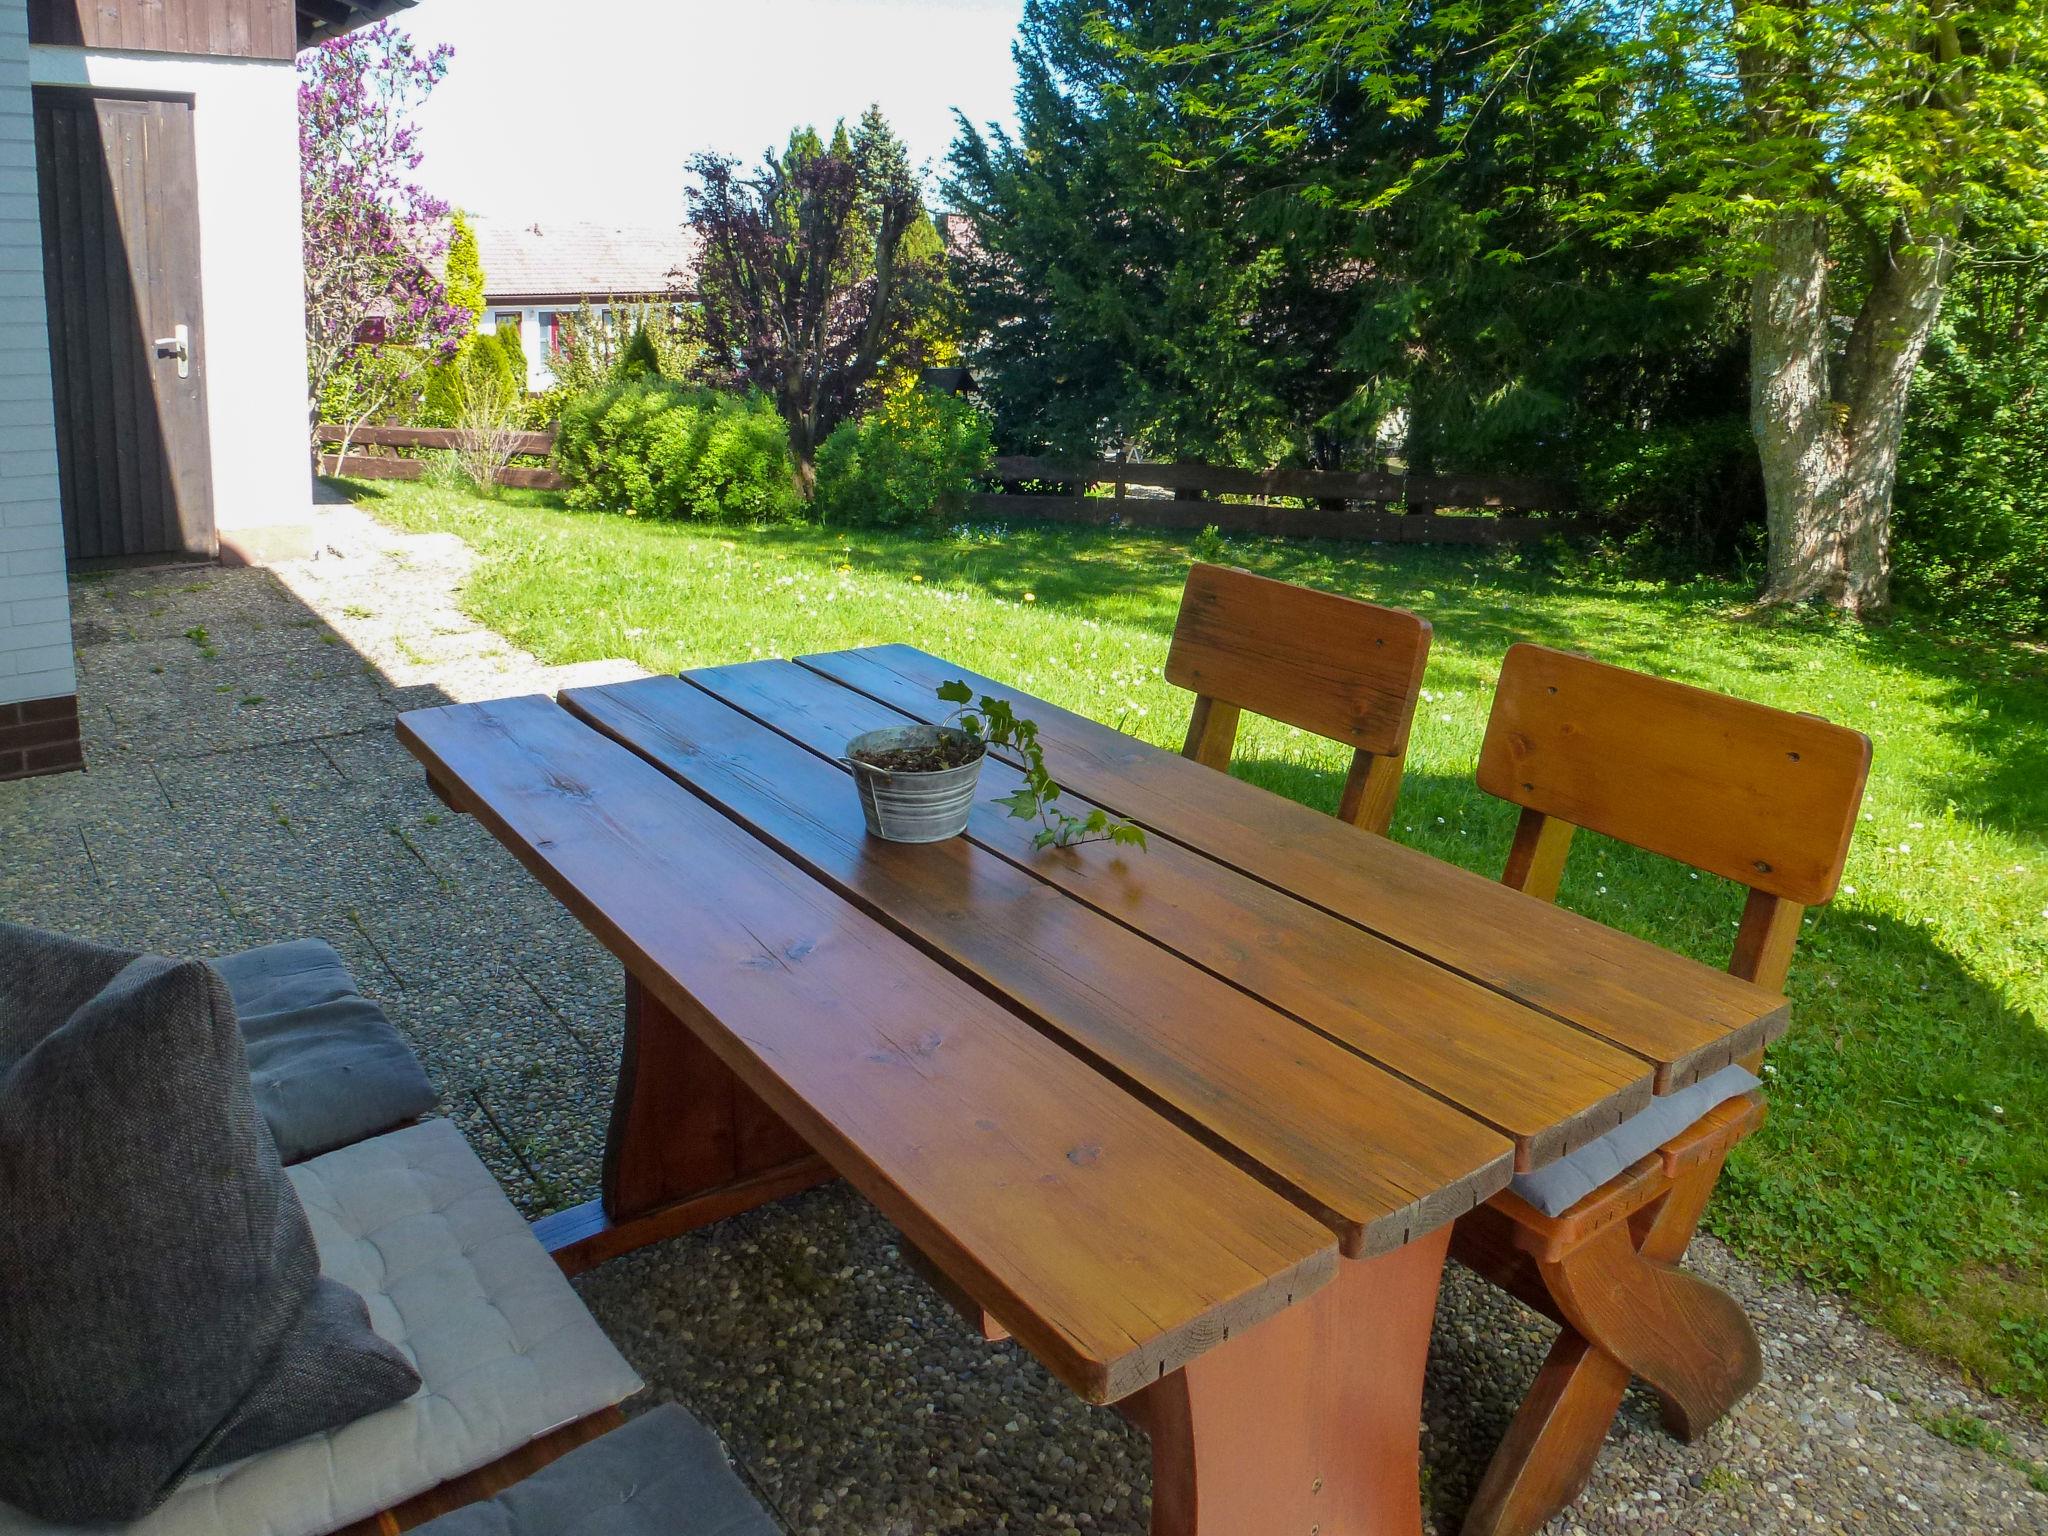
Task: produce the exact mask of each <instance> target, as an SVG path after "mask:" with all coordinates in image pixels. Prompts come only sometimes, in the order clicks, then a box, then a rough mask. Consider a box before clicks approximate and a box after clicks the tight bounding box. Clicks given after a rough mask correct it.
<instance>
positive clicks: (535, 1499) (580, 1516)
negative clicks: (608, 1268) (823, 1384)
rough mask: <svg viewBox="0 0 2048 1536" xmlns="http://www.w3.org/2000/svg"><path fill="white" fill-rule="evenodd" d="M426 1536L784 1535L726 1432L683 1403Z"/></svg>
mask: <svg viewBox="0 0 2048 1536" xmlns="http://www.w3.org/2000/svg"><path fill="white" fill-rule="evenodd" d="M418 1531H419V1536H780V1527H779V1526H777V1525H776V1524H775V1522H774V1521H772V1520H770V1519H769V1518H768V1515H767V1513H766V1512H765V1511H764V1510H763V1509H762V1508H761V1506H760V1505H759V1504H757V1503H755V1502H754V1499H753V1496H752V1495H751V1494H749V1493H748V1492H747V1490H746V1488H745V1487H744V1486H742V1484H741V1483H740V1480H739V1477H738V1475H737V1474H736V1473H734V1471H733V1469H732V1465H731V1463H729V1462H728V1461H727V1460H726V1459H725V1451H724V1449H723V1448H722V1447H721V1446H720V1445H719V1443H718V1438H717V1436H715V1435H713V1434H712V1433H711V1431H710V1430H708V1429H706V1428H705V1427H704V1426H703V1425H702V1424H699V1423H698V1422H697V1421H696V1420H695V1419H693V1418H691V1417H690V1415H689V1414H687V1413H686V1412H684V1411H683V1410H682V1409H681V1408H678V1407H676V1406H675V1405H674V1404H669V1405H668V1406H666V1407H662V1408H656V1409H655V1410H654V1411H653V1412H651V1413H645V1414H642V1415H641V1416H640V1417H639V1418H637V1419H635V1420H633V1422H632V1423H630V1424H627V1425H626V1426H624V1427H623V1428H621V1429H615V1430H613V1431H612V1432H611V1433H610V1434H608V1435H605V1436H604V1437H603V1438H601V1439H597V1440H593V1441H591V1442H590V1444H588V1445H585V1446H579V1447H578V1448H577V1449H575V1450H573V1451H571V1452H570V1453H569V1454H568V1455H566V1456H564V1457H562V1458H561V1460H559V1461H556V1462H552V1463H550V1464H549V1465H548V1466H547V1467H545V1468H543V1469H542V1470H541V1471H539V1472H537V1473H535V1474H534V1475H533V1476H532V1477H529V1478H528V1479H526V1481H525V1482H523V1483H517V1484H514V1485H513V1486H512V1487H511V1488H508V1489H506V1490H505V1492H503V1493H501V1494H499V1495H498V1496H497V1497H496V1498H495V1499H490V1500H488V1501H486V1502H484V1503H481V1504H471V1505H468V1506H467V1507H466V1508H463V1509H458V1510H456V1511H455V1512H454V1513H453V1514H447V1515H443V1516H442V1517H441V1518H440V1519H438V1520H430V1521H428V1522H427V1523H426V1524H425V1525H423V1526H420V1527H419V1528H418Z"/></svg>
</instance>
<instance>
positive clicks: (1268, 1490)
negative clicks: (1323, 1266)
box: [1123, 1226, 1451, 1536]
mask: <svg viewBox="0 0 2048 1536" xmlns="http://www.w3.org/2000/svg"><path fill="white" fill-rule="evenodd" d="M1450 1237H1451V1232H1450V1228H1449V1227H1448V1226H1445V1227H1443V1228H1441V1229H1440V1230H1438V1231H1436V1232H1432V1233H1430V1234H1429V1235H1428V1236H1426V1237H1421V1238H1417V1239H1416V1240H1415V1241H1414V1242H1412V1243H1409V1244H1408V1245H1407V1246H1405V1247H1403V1248H1398V1249H1396V1250H1395V1251H1394V1252H1392V1253H1388V1254H1382V1255H1381V1256H1380V1257H1378V1258H1373V1259H1361V1260H1355V1261H1353V1260H1346V1261H1345V1262H1344V1263H1343V1264H1341V1265H1340V1266H1339V1267H1338V1271H1337V1278H1336V1279H1335V1280H1333V1281H1331V1282H1330V1284H1328V1285H1326V1286H1324V1287H1323V1288H1322V1289H1321V1290H1319V1291H1317V1292H1316V1293H1315V1294H1314V1295H1313V1296H1310V1297H1308V1298H1307V1299H1306V1300H1304V1301H1300V1302H1297V1303H1296V1304H1295V1305H1293V1306H1291V1307H1289V1308H1288V1309H1287V1310H1286V1311H1284V1312H1282V1313H1280V1314H1279V1315H1278V1316H1276V1317H1272V1318H1269V1319H1267V1320H1266V1321H1265V1322H1263V1323H1260V1324H1259V1325H1258V1326H1257V1327H1256V1328H1253V1329H1252V1330H1250V1331H1249V1332H1247V1333H1244V1334H1240V1335H1239V1336H1237V1337H1236V1338H1232V1339H1229V1340H1226V1341H1225V1342H1224V1343H1221V1344H1219V1345H1217V1346H1216V1347H1215V1348H1213V1349H1211V1350H1209V1351H1208V1352H1207V1353H1206V1354H1204V1355H1202V1356H1201V1357H1200V1358H1199V1359H1197V1360H1196V1361H1195V1362H1194V1363H1193V1364H1191V1365H1188V1366H1186V1367H1185V1368H1183V1369H1181V1370H1179V1371H1176V1372H1174V1374H1173V1375H1171V1376H1168V1377H1166V1378H1165V1379H1164V1380H1162V1381H1160V1382H1159V1383H1158V1384H1157V1385H1155V1386H1151V1387H1147V1388H1146V1389H1145V1390H1144V1391H1142V1392H1140V1393H1138V1394H1137V1395H1136V1396H1135V1397H1132V1398H1130V1399H1127V1400H1126V1402H1125V1403H1124V1405H1123V1406H1124V1408H1125V1411H1126V1412H1127V1413H1129V1415H1130V1416H1131V1418H1132V1419H1133V1420H1134V1421H1135V1422H1136V1423H1137V1424H1138V1425H1139V1426H1140V1427H1141V1428H1143V1429H1145V1430H1146V1431H1147V1432H1149V1433H1150V1435H1151V1437H1152V1479H1153V1488H1152V1536H1247V1533H1252V1532H1256V1533H1258V1536H1418V1533H1419V1532H1420V1531H1421V1529H1422V1484H1421V1423H1422V1374H1423V1367H1424V1366H1425V1364H1426V1363H1427V1361H1428V1358H1429V1334H1430V1324H1431V1322H1432V1320H1433V1319H1434V1318H1435V1316H1436V1295H1437V1286H1438V1284H1439V1282H1440V1281H1441V1280H1442V1278H1443V1268H1444V1255H1445V1253H1446V1251H1447V1249H1448V1247H1449V1244H1450Z"/></svg>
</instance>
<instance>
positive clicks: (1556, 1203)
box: [1512, 1064, 1763, 1216]
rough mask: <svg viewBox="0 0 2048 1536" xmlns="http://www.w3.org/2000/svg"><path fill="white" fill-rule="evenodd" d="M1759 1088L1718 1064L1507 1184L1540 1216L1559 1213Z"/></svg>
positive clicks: (1742, 1073) (1748, 1076)
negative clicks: (1719, 1108)
mask: <svg viewBox="0 0 2048 1536" xmlns="http://www.w3.org/2000/svg"><path fill="white" fill-rule="evenodd" d="M1762 1086H1763V1083H1762V1080H1761V1079H1760V1078H1758V1077H1757V1076H1756V1074H1755V1073H1753V1072H1751V1071H1749V1070H1748V1069H1747V1068H1745V1067H1743V1066H1741V1065H1740V1064H1737V1065H1734V1066H1727V1067H1723V1068H1722V1069H1721V1070H1720V1071H1718V1072H1715V1073H1713V1074H1712V1075H1710V1076H1708V1077H1703V1078H1701V1079H1700V1080H1699V1081H1698V1082H1696V1083H1693V1084H1691V1085H1690V1086H1688V1087H1685V1088H1681V1089H1679V1090H1678V1091H1677V1092H1676V1093H1670V1094H1665V1095H1663V1096H1661V1097H1659V1098H1655V1099H1652V1100H1651V1101H1650V1102H1649V1104H1648V1106H1647V1107H1645V1108H1643V1109H1641V1110H1638V1111H1637V1112H1636V1113H1635V1114H1633V1115H1631V1116H1629V1118H1628V1119H1626V1120H1624V1121H1622V1122H1621V1124H1619V1125H1617V1126H1616V1127H1615V1128H1614V1129H1613V1130H1611V1131H1609V1132H1607V1133H1606V1134H1605V1135H1604V1136H1600V1137H1597V1138H1596V1139H1594V1140H1592V1141H1589V1142H1587V1143H1586V1144H1585V1145H1584V1146H1583V1147H1580V1148H1579V1149H1578V1150H1577V1151H1575V1152H1571V1153H1568V1154H1567V1155H1566V1156H1564V1157H1561V1158H1559V1159H1558V1160H1557V1161H1556V1162H1554V1163H1552V1164H1550V1165H1549V1166H1548V1167H1545V1168H1539V1169H1537V1170H1536V1171H1535V1172H1534V1173H1521V1174H1517V1175H1515V1180H1514V1184H1513V1186H1512V1187H1513V1189H1514V1191H1515V1193H1516V1194H1518V1195H1520V1196H1521V1197H1522V1198H1523V1199H1524V1200H1526V1201H1528V1202H1529V1203H1530V1204H1531V1205H1533V1206H1535V1207H1536V1209H1537V1210H1539V1211H1541V1212H1542V1213H1543V1214H1544V1215H1546V1216H1562V1215H1563V1214H1564V1213H1565V1212H1566V1211H1568V1210H1570V1209H1571V1208H1572V1207H1573V1206H1575V1205H1577V1204H1578V1203H1579V1202H1580V1201H1581V1200H1583V1199H1585V1198H1586V1196H1588V1195H1590V1194H1591V1193H1592V1192H1593V1191H1594V1190H1596V1189H1598V1188H1600V1186H1601V1185H1603V1184H1605V1183H1606V1182H1607V1181H1608V1180H1609V1179H1612V1178H1615V1177H1617V1176H1619V1175H1620V1174H1621V1173H1622V1172H1623V1171H1624V1170H1625V1169H1627V1168H1628V1167H1629V1166H1630V1165H1631V1164H1632V1163H1634V1162H1635V1161H1636V1160H1637V1159H1638V1158H1643V1157H1648V1156H1649V1155H1650V1154H1651V1153H1652V1152H1654V1151H1656V1150H1657V1148H1659V1147H1661V1146H1663V1145H1664V1143H1665V1142H1667V1141H1669V1140H1670V1139H1671V1138H1672V1137H1674V1136H1676V1135H1677V1134H1678V1133H1679V1132H1680V1131H1682V1130H1684V1129H1685V1128H1686V1127H1687V1126H1689V1125H1694V1124H1696V1123H1697V1122H1698V1121H1699V1118H1700V1117H1701V1116H1702V1115H1704V1114H1706V1112H1707V1111H1708V1110H1710V1109H1714V1108H1716V1107H1717V1106H1719V1105H1722V1104H1725V1103H1727V1102H1728V1101H1729V1100H1730V1099H1732V1098H1735V1097H1737V1096H1738V1095H1740V1094H1745V1093H1753V1092H1755V1091H1756V1090H1757V1089H1758V1088H1760V1087H1762Z"/></svg>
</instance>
